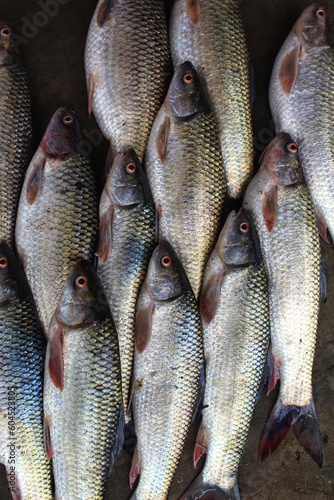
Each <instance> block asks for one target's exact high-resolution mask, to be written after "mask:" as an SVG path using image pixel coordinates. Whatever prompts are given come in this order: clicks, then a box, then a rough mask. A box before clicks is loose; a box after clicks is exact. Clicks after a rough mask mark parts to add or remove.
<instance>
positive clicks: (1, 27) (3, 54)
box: [0, 21, 22, 66]
mask: <svg viewBox="0 0 334 500" xmlns="http://www.w3.org/2000/svg"><path fill="white" fill-rule="evenodd" d="M16 64H22V59H21V55H20V51H19V48H18V44H17V36H16V34H15V30H14V27H13V25H12V24H11V23H9V22H7V21H0V66H12V65H16Z"/></svg>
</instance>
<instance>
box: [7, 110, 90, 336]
mask: <svg viewBox="0 0 334 500" xmlns="http://www.w3.org/2000/svg"><path fill="white" fill-rule="evenodd" d="M97 228H98V201H97V193H96V185H95V177H94V173H93V170H92V166H91V163H90V160H89V158H88V157H87V156H83V155H82V154H81V153H80V134H79V124H78V120H77V118H76V115H75V114H74V112H73V111H72V110H70V109H67V108H60V109H59V110H58V111H56V113H55V114H54V116H53V118H52V119H51V122H50V124H49V126H48V128H47V130H46V132H45V134H44V137H43V139H42V142H41V145H40V146H39V148H38V150H37V152H36V153H35V155H34V157H33V159H32V161H31V163H30V165H29V167H28V170H27V173H26V177H25V181H24V185H23V189H22V193H21V198H20V204H19V210H18V217H17V222H16V247H17V252H18V255H19V257H20V259H21V261H22V263H23V267H24V269H25V272H26V275H27V278H28V281H29V284H30V287H31V290H32V292H33V295H34V298H35V301H36V305H37V310H38V313H39V316H40V319H41V322H42V325H43V328H44V331H45V334H46V336H48V330H49V326H50V321H51V318H52V316H53V314H54V312H55V309H56V307H57V304H58V302H59V299H60V295H61V292H62V289H63V286H64V283H65V281H66V279H67V276H68V273H69V271H70V269H71V268H72V267H73V266H74V264H75V263H76V262H77V260H78V259H80V258H86V259H90V260H91V259H92V258H93V252H94V247H95V240H96V235H97Z"/></svg>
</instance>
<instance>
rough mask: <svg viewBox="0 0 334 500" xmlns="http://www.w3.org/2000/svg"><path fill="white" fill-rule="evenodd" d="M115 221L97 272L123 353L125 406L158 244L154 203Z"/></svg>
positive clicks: (124, 211)
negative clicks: (139, 312)
mask: <svg viewBox="0 0 334 500" xmlns="http://www.w3.org/2000/svg"><path fill="white" fill-rule="evenodd" d="M116 217H117V219H116V221H114V224H113V234H114V239H115V242H114V244H113V248H112V252H111V255H110V258H109V259H108V260H107V262H105V263H102V262H101V260H99V264H98V273H99V275H100V278H101V282H102V285H103V288H104V290H105V293H106V296H107V299H108V301H109V304H110V309H111V312H112V315H113V319H114V321H115V325H116V330H117V333H118V341H119V349H120V354H121V369H122V387H123V390H124V392H123V400H124V407H125V408H127V407H128V401H129V388H130V382H131V375H132V365H133V352H134V323H135V308H136V302H137V297H138V290H139V288H140V286H141V285H142V284H143V281H144V279H145V274H146V270H147V266H148V261H149V259H150V257H151V253H152V251H153V248H154V246H155V209H154V206H153V204H152V203H150V204H146V205H144V206H143V205H140V206H138V207H135V208H133V209H131V210H130V209H125V210H120V211H119V213H118V214H117V216H116Z"/></svg>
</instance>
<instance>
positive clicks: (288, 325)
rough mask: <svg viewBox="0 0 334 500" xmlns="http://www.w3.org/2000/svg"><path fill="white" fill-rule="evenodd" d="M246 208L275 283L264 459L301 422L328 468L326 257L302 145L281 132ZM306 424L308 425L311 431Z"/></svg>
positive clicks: (309, 445) (308, 445)
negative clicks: (271, 393) (322, 346)
mask: <svg viewBox="0 0 334 500" xmlns="http://www.w3.org/2000/svg"><path fill="white" fill-rule="evenodd" d="M244 207H245V209H246V210H247V212H249V214H250V217H251V219H252V221H253V223H254V225H255V227H256V230H257V233H258V236H259V241H260V246H261V250H262V255H263V260H264V265H265V269H266V274H267V278H268V287H269V309H270V324H271V327H270V328H271V343H272V356H273V367H272V378H271V382H270V385H269V389H270V390H271V389H272V388H273V387H274V386H275V383H276V381H277V379H278V378H280V391H279V396H278V400H277V402H276V406H275V407H274V410H273V412H272V414H271V416H270V418H269V421H268V423H267V426H266V428H265V430H264V433H263V436H262V440H261V444H260V452H259V457H260V460H262V459H264V458H265V457H266V456H267V455H268V453H269V449H270V448H271V449H272V451H273V450H274V449H275V448H276V447H277V445H278V444H279V442H280V441H281V439H283V437H284V436H285V434H286V433H287V432H288V429H289V427H290V425H294V430H295V433H296V436H297V437H298V439H299V441H300V442H301V444H302V445H303V446H304V447H305V449H306V451H308V453H310V455H311V456H312V457H313V458H314V460H315V461H316V462H317V463H318V464H319V466H321V464H322V460H323V451H322V444H321V435H320V431H319V429H318V423H317V420H316V415H315V410H314V405H313V398H312V366H313V359H314V352H315V345H316V335H317V326H318V313H319V304H320V273H321V254H320V243H319V235H318V230H317V226H316V221H315V214H314V207H313V203H312V200H311V196H310V194H309V191H308V189H307V188H306V186H305V185H304V183H303V179H302V172H301V168H300V163H299V160H298V146H297V144H296V143H295V142H293V141H292V138H291V137H290V136H289V135H288V134H285V133H281V134H279V135H278V136H277V137H276V138H275V139H274V140H273V141H272V142H271V144H270V145H269V146H268V148H267V150H266V152H265V153H264V155H263V158H262V163H261V167H260V170H259V172H258V173H257V174H256V176H255V177H254V179H253V180H252V181H251V183H250V184H249V187H248V188H247V191H246V194H245V198H244ZM303 426H304V428H303Z"/></svg>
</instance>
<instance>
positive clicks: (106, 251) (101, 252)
mask: <svg viewBox="0 0 334 500" xmlns="http://www.w3.org/2000/svg"><path fill="white" fill-rule="evenodd" d="M113 218H114V207H113V206H112V204H109V206H108V208H107V209H106V210H105V211H104V212H103V213H101V214H100V222H99V242H98V245H97V254H98V257H99V259H100V260H101V261H102V262H106V261H107V260H108V258H109V256H110V252H111V248H112V240H113V232H112V223H113Z"/></svg>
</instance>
